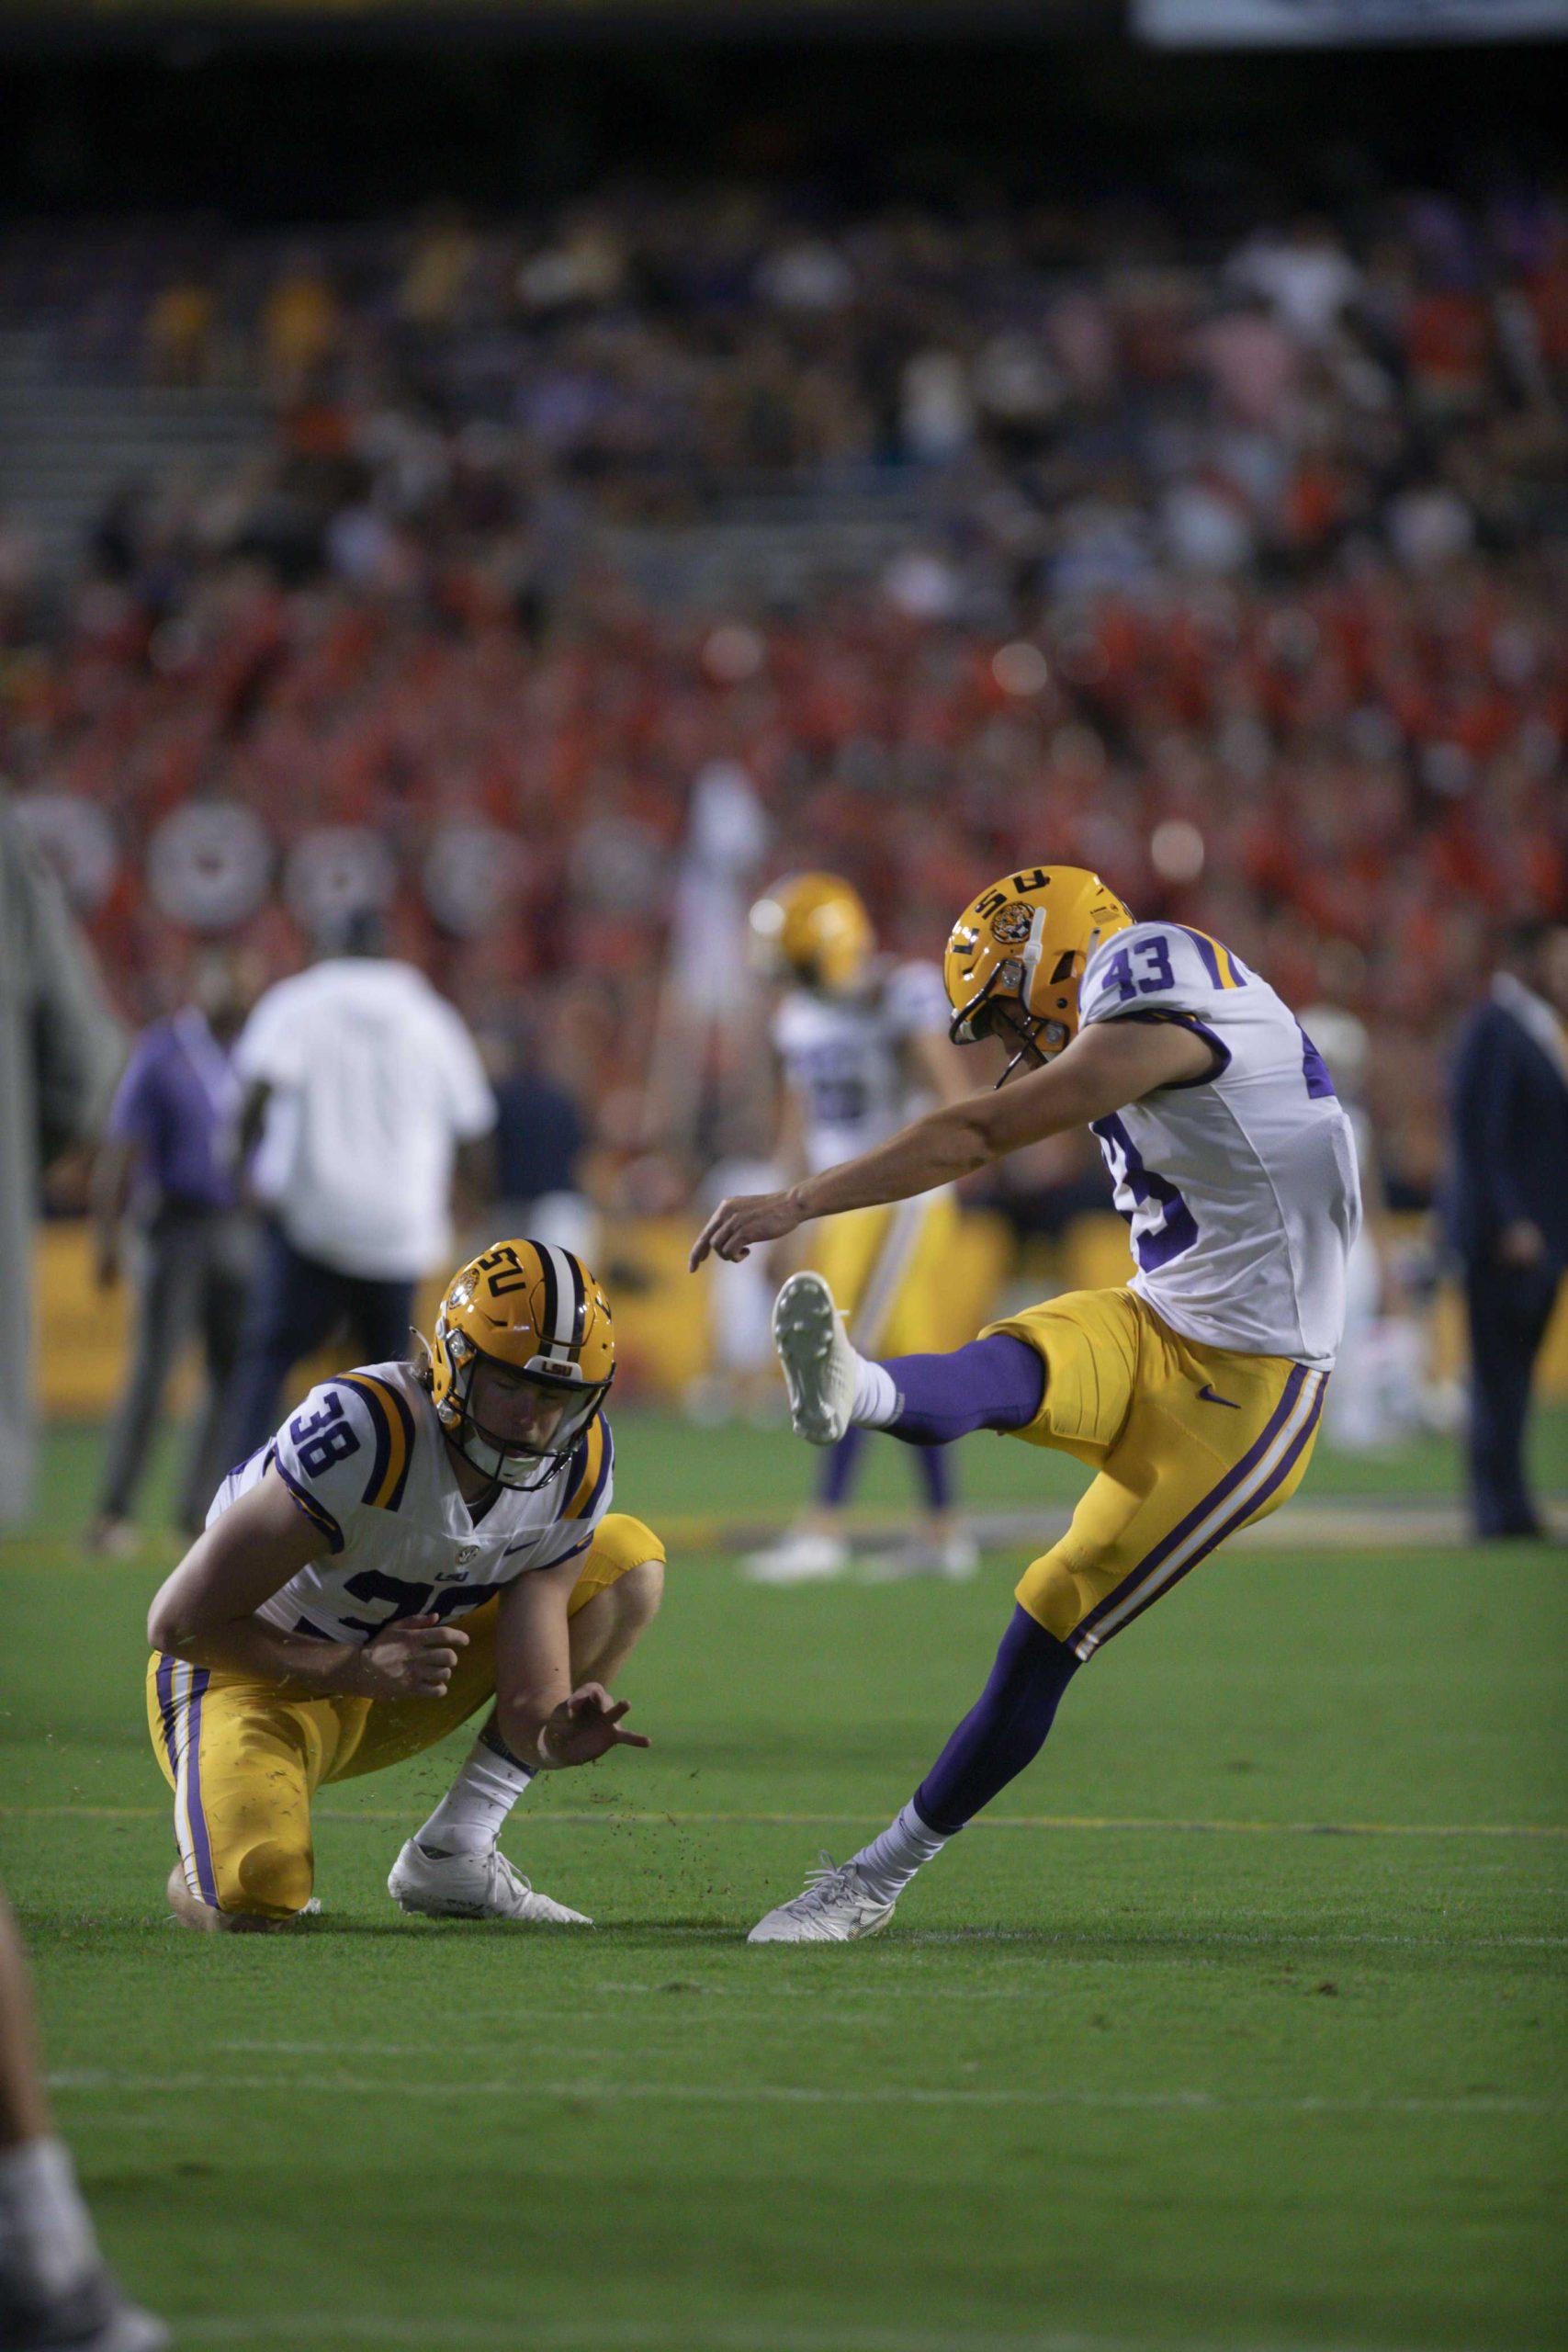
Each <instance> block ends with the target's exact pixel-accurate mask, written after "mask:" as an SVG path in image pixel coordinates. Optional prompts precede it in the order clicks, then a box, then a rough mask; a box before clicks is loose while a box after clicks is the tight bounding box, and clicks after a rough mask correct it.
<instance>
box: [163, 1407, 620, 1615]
mask: <svg viewBox="0 0 1568 2352" xmlns="http://www.w3.org/2000/svg"><path fill="white" fill-rule="evenodd" d="M614 1459H615V1448H614V1446H613V1444H612V1443H611V1439H610V1424H609V1422H608V1421H607V1420H606V1419H604V1415H603V1413H601V1414H599V1415H598V1416H597V1418H596V1419H594V1420H593V1422H592V1424H591V1426H590V1427H589V1429H588V1430H586V1431H585V1432H584V1434H583V1436H582V1438H581V1440H580V1442H579V1443H578V1445H577V1448H576V1451H575V1452H574V1453H572V1455H571V1456H570V1460H569V1461H568V1463H567V1464H566V1466H565V1468H564V1469H563V1470H561V1471H560V1472H559V1473H558V1475H557V1476H555V1477H554V1478H552V1479H551V1480H550V1481H549V1483H548V1484H547V1486H543V1487H536V1488H535V1489H534V1490H533V1491H532V1492H531V1493H522V1492H520V1491H517V1490H514V1489H513V1488H511V1487H502V1488H501V1490H500V1492H499V1493H498V1494H497V1496H496V1498H495V1500H494V1502H493V1503H492V1504H491V1507H490V1509H489V1510H483V1511H481V1513H480V1515H479V1519H478V1520H477V1521H476V1520H475V1519H474V1518H473V1516H472V1515H471V1514H470V1512H469V1510H468V1504H467V1503H466V1502H465V1500H464V1499H463V1494H462V1490H461V1488H460V1487H458V1484H457V1474H456V1473H455V1471H454V1470H453V1467H452V1464H451V1459H450V1456H449V1455H448V1453H447V1450H446V1439H445V1437H444V1436H443V1434H442V1430H441V1424H440V1422H439V1421H438V1420H437V1419H436V1418H435V1408H434V1405H433V1404H432V1402H431V1399H430V1396H429V1392H428V1391H427V1390H426V1389H425V1387H424V1386H423V1383H422V1382H421V1381H420V1379H419V1377H418V1374H416V1373H415V1371H414V1369H413V1367H412V1364H407V1363H375V1364H367V1365H366V1366H364V1367H362V1368H361V1369H360V1370H358V1371H355V1372H344V1373H339V1374H335V1375H334V1377H333V1378H332V1379H331V1380H323V1381H322V1382H321V1385H320V1386H319V1387H316V1388H312V1389H311V1391H310V1395H309V1396H308V1397H306V1399H305V1401H304V1403H303V1404H302V1405H301V1406H300V1408H299V1411H298V1412H297V1413H295V1414H293V1415H292V1416H291V1417H290V1418H289V1419H288V1420H287V1421H285V1422H284V1424H283V1427H282V1428H281V1429H280V1430H278V1432H277V1435H276V1437H275V1438H273V1439H272V1440H271V1441H270V1442H268V1443H267V1444H266V1445H265V1446H262V1447H260V1448H259V1449H258V1450H257V1451H256V1453H253V1454H252V1456H251V1458H250V1460H249V1461H248V1462H242V1463H241V1464H240V1466H239V1468H238V1469H237V1470H231V1472H230V1474H229V1476H228V1477H227V1478H226V1479H225V1480H224V1481H223V1484H222V1486H221V1487H220V1488H219V1489H218V1493H217V1495H216V1496H215V1498H213V1504H212V1508H211V1510H209V1512H208V1514H207V1523H208V1525H209V1527H210V1526H211V1524H212V1522H213V1521H214V1520H215V1519H218V1518H220V1516H221V1514H222V1513H223V1512H224V1511H226V1510H228V1508H229V1506H230V1504H231V1502H233V1501H234V1500H235V1498H237V1497H238V1496H240V1495H243V1494H244V1493H245V1492H246V1491H247V1489H248V1488H250V1487H254V1486H255V1485H257V1484H258V1483H259V1481H260V1480H261V1479H262V1478H264V1477H265V1475H266V1472H267V1470H268V1469H269V1468H276V1471H277V1475H278V1476H279V1477H280V1478H281V1479H282V1480H283V1482H284V1484H285V1486H286V1487H288V1491H289V1493H290V1494H291V1495H292V1496H293V1498H294V1499H295V1501H296V1502H297V1503H298V1505H299V1509H300V1510H302V1511H303V1512H304V1513H305V1515H306V1517H307V1518H308V1519H310V1521H312V1522H313V1523H314V1524H315V1525H316V1526H317V1527H319V1528H320V1530H321V1538H322V1550H321V1557H320V1558H319V1559H315V1560H312V1561H311V1562H310V1564H309V1566H306V1567H303V1568H301V1569H300V1570H299V1574H298V1575H297V1576H294V1577H290V1578H289V1580H288V1583H287V1584H286V1585H284V1586H283V1587H282V1589H281V1590H279V1591H277V1592H275V1593H274V1594H273V1597H272V1599H271V1600H268V1601H265V1602H264V1603H263V1605H262V1607H261V1609H260V1610H259V1611H257V1614H258V1615H259V1616H260V1617H262V1618H263V1619H264V1620H265V1623H267V1624H269V1625H276V1626H277V1627H278V1628H279V1629H280V1630H281V1631H282V1632H284V1633H287V1634H315V1635H318V1636H319V1637H321V1639H323V1640H326V1641H333V1642H367V1641H369V1639H370V1638H371V1636H372V1635H373V1634H378V1633H379V1632H380V1631H381V1629H382V1627H383V1626H385V1625H389V1624H392V1623H394V1622H395V1621H396V1620H397V1619H399V1618H402V1617H441V1618H457V1617H462V1616H465V1615H467V1613H468V1611H469V1610H471V1609H478V1608H479V1606H480V1604H481V1603H482V1602H484V1601H486V1600H491V1599H493V1597H494V1596H495V1594H496V1593H497V1592H499V1591H500V1590H501V1589H502V1586H504V1585H509V1584H512V1583H513V1582H514V1581H515V1579H516V1578H517V1577H520V1576H522V1575H525V1573H526V1572H527V1571H528V1570H530V1569H533V1568H551V1567H556V1566H558V1565H559V1563H560V1562H561V1561H562V1560H570V1559H572V1558H574V1557H576V1556H577V1555H579V1554H581V1553H583V1552H586V1551H587V1549H588V1546H589V1544H591V1543H592V1540H593V1532H594V1530H595V1529H596V1528H597V1526H598V1524H599V1521H601V1520H602V1519H603V1518H604V1513H605V1512H606V1510H608V1509H609V1507H610V1496H611V1491H612V1464H613V1463H614Z"/></svg>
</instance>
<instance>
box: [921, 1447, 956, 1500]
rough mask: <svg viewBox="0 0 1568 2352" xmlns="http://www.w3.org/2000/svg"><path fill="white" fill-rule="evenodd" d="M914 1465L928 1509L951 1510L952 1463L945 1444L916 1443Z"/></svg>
mask: <svg viewBox="0 0 1568 2352" xmlns="http://www.w3.org/2000/svg"><path fill="white" fill-rule="evenodd" d="M915 1466H916V1468H917V1469H918V1471H919V1476H920V1484H921V1486H922V1487H924V1488H925V1494H926V1509H927V1510H952V1508H953V1464H952V1463H951V1462H950V1461H949V1459H948V1453H947V1448H946V1446H945V1445H918V1446H917V1447H916V1448H915Z"/></svg>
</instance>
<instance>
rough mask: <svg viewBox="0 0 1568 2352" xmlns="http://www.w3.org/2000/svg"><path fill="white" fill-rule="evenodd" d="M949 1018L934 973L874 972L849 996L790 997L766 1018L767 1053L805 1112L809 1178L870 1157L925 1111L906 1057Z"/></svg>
mask: <svg viewBox="0 0 1568 2352" xmlns="http://www.w3.org/2000/svg"><path fill="white" fill-rule="evenodd" d="M952 1018H953V1015H952V1012H951V1009H950V1008H949V1005H948V1001H947V990H946V989H945V988H944V987H943V986H942V974H941V973H940V972H939V971H938V969H937V967H936V966H935V965H934V964H896V965H891V966H887V965H885V966H883V967H880V968H879V969H878V970H877V971H876V972H875V974H874V977H873V979H872V982H871V985H870V986H869V987H868V988H867V989H863V991H862V992H861V993H859V994H858V995H855V996H846V997H827V996H818V995H817V994H815V993H814V992H813V991H812V990H810V989H792V990H791V991H790V993H789V995H787V996H786V997H784V999H783V1001H781V1003H780V1005H779V1008H778V1011H777V1012H776V1013H775V1014H774V1016H773V1046H774V1049H775V1051H776V1052H777V1054H778V1057H779V1059H780V1060H781V1061H782V1062H783V1064H784V1074H785V1076H786V1077H787V1079H788V1080H789V1083H790V1085H791V1086H792V1087H793V1088H794V1089H795V1092H796V1093H797V1094H798V1095H799V1096H800V1099H801V1102H802V1103H803V1105H804V1107H805V1113H806V1134H805V1148H806V1163H807V1169H808V1170H809V1171H810V1172H811V1174H812V1175H816V1174H818V1172H819V1171H820V1170H822V1169H824V1168H835V1167H837V1165H838V1163H839V1162H840V1160H841V1159H854V1158H855V1156H856V1154H857V1153H859V1152H863V1151H871V1150H874V1148H875V1147H876V1145H878V1144H879V1143H885V1142H886V1139H887V1137H888V1136H890V1135H892V1134H893V1133H894V1132H895V1131H896V1130H897V1128H899V1127H901V1126H902V1125H904V1123H905V1121H906V1120H908V1119H910V1118H912V1117H914V1115H915V1114H916V1113H917V1112H918V1111H919V1110H920V1109H922V1108H923V1107H924V1101H923V1098H922V1096H921V1093H920V1091H919V1087H918V1086H916V1085H912V1084H911V1082H910V1079H909V1076H908V1070H907V1068H906V1063H905V1054H904V1048H905V1046H907V1045H908V1042H909V1040H910V1039H911V1038H912V1037H916V1036H919V1035H921V1034H922V1033H923V1032H925V1031H927V1030H935V1031H937V1032H938V1033H939V1034H940V1035H942V1036H945V1035H947V1024H948V1023H949V1022H950V1021H951V1019H952Z"/></svg>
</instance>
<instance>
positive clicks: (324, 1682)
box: [147, 1470, 468, 1699]
mask: <svg viewBox="0 0 1568 2352" xmlns="http://www.w3.org/2000/svg"><path fill="white" fill-rule="evenodd" d="M325 1548H326V1539H325V1538H324V1536H323V1535H322V1533H321V1529H320V1528H319V1527H318V1526H317V1525H316V1524H315V1523H314V1521H311V1520H309V1519H307V1518H306V1517H305V1515H304V1513H303V1512H302V1511H301V1510H299V1507H298V1505H297V1504H296V1502H295V1500H294V1498H293V1496H292V1495H291V1494H290V1493H289V1491H288V1487H286V1486H285V1485H284V1483H283V1481H282V1479H281V1478H279V1477H278V1476H277V1475H276V1471H273V1470H269V1471H268V1472H267V1474H266V1476H265V1478H262V1479H261V1480H259V1481H258V1483H257V1484H256V1485H255V1486H254V1487H250V1488H248V1489H247V1491H246V1492H245V1493H244V1494H243V1495H241V1496H239V1497H238V1498H237V1499H236V1500H235V1501H234V1502H232V1503H231V1505H230V1507H229V1509H228V1510H226V1511H225V1512H224V1513H223V1515H222V1517H221V1518H220V1519H218V1520H215V1521H213V1523H212V1525H211V1526H210V1527H209V1528H207V1529H206V1530H205V1531H204V1532H202V1533H201V1534H200V1535H198V1536H197V1539H196V1542H195V1543H194V1544H192V1545H191V1547H190V1550H189V1551H188V1552H187V1553H186V1555H185V1558H184V1559H183V1560H182V1561H181V1562H180V1565H179V1566H178V1567H177V1568H176V1569H175V1572H174V1574H173V1575H172V1576H171V1577H168V1578H167V1579H166V1580H165V1582H164V1584H163V1585H162V1586H161V1587H160V1588H159V1589H158V1591H157V1593H156V1594H155V1596H154V1598H153V1601H152V1608H151V1610H150V1611H148V1616H147V1639H148V1641H149V1642H150V1643H151V1645H152V1647H153V1649H155V1650H163V1651H165V1652H166V1653H167V1654H168V1655H169V1656H171V1657H182V1658H186V1659H188V1661H189V1662H190V1664H191V1665H193V1666H206V1667H216V1668H219V1669H220V1670H221V1671H223V1672H226V1673H235V1674H255V1675H259V1676H261V1677H262V1678H263V1679H265V1680H266V1681H268V1682H275V1683H276V1684H277V1685H278V1687H279V1688H280V1689H287V1690H290V1691H297V1692H299V1693H300V1694H301V1695H309V1696H310V1697H320V1696H321V1695H322V1694H323V1693H325V1692H328V1691H337V1692H342V1693H346V1694H348V1695H350V1696H353V1697H357V1698H364V1699H417V1698H431V1699H439V1698H441V1697H443V1696H444V1694H445V1692H446V1686H447V1684H448V1683H449V1681H450V1680H451V1679H452V1671H453V1668H455V1667H456V1665H457V1653H458V1651H459V1650H460V1649H464V1648H466V1647H467V1646H468V1635H467V1634H465V1633H463V1632H461V1631H460V1630H459V1629H458V1628H457V1627H454V1626H451V1625H442V1624H440V1623H437V1622H436V1621H435V1620H434V1619H433V1618H428V1617H411V1618H405V1619H404V1620H403V1622H402V1623H400V1624H396V1625H389V1626H388V1627H387V1629H386V1630H385V1632H383V1633H380V1634H376V1635H375V1636H374V1638H373V1639H372V1640H370V1641H368V1642H366V1643H363V1644H358V1643H348V1642H318V1641H313V1640H310V1638H308V1637H307V1636H305V1635H301V1634H285V1633H283V1632H281V1631H280V1630H279V1629H278V1628H277V1627H276V1625H268V1624H266V1623H264V1622H263V1621H262V1620H261V1619H260V1618H259V1617H257V1615H256V1614H255V1611H257V1610H258V1609H259V1608H260V1607H261V1606H262V1603H263V1602H264V1601H266V1600H271V1599H272V1596H273V1594H274V1593H275V1592H278V1591H281V1589H282V1588H283V1587H284V1586H285V1585H286V1584H287V1583H288V1579H289V1577H292V1576H295V1575H297V1574H298V1573H299V1570H300V1569H301V1568H302V1567H304V1566H306V1564H307V1562H309V1561H310V1560H314V1559H316V1558H318V1557H319V1556H320V1555H321V1553H322V1552H323V1551H324V1550H325Z"/></svg>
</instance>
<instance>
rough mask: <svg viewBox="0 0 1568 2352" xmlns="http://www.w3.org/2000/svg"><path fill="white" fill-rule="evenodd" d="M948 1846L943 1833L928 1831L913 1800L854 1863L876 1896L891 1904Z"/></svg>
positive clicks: (856, 1857) (853, 1860) (864, 1849)
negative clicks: (922, 1867) (923, 1868)
mask: <svg viewBox="0 0 1568 2352" xmlns="http://www.w3.org/2000/svg"><path fill="white" fill-rule="evenodd" d="M946 1843H947V1839H946V1838H944V1837H943V1836H942V1833H941V1831H940V1830H936V1829H928V1828H927V1826H926V1825H925V1823H924V1822H923V1821H922V1820H921V1819H920V1816H919V1814H918V1813H917V1812H916V1811H915V1805H914V1800H913V1798H911V1799H910V1801H909V1803H908V1804H907V1805H906V1806H905V1807H904V1810H903V1811H902V1813H900V1814H897V1815H896V1816H895V1817H894V1819H893V1820H892V1821H890V1822H889V1823H888V1825H887V1826H886V1829H885V1830H884V1831H883V1832H882V1835H881V1836H880V1838H873V1839H872V1841H871V1843H870V1845H869V1846H863V1847H862V1848H861V1849H860V1852H859V1853H858V1854H852V1855H851V1857H850V1860H852V1862H853V1864H854V1866H855V1868H856V1870H857V1871H859V1872H860V1874H861V1877H862V1878H863V1880H864V1881H865V1883H866V1885H867V1886H869V1887H870V1889H871V1891H872V1893H873V1894H880V1895H883V1896H885V1897H886V1898H887V1899H888V1900H889V1901H891V1899H892V1897H893V1896H894V1895H896V1894H898V1893H899V1892H900V1890H901V1889H902V1888H904V1887H906V1886H908V1883H909V1881H910V1880H911V1879H912V1878H913V1877H914V1875H915V1872H916V1871H918V1870H919V1867H920V1864H921V1863H922V1862H929V1861H930V1860H931V1858H932V1856H933V1855H936V1854H940V1853H941V1851H942V1848H943V1847H944V1846H945V1845H946Z"/></svg>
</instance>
